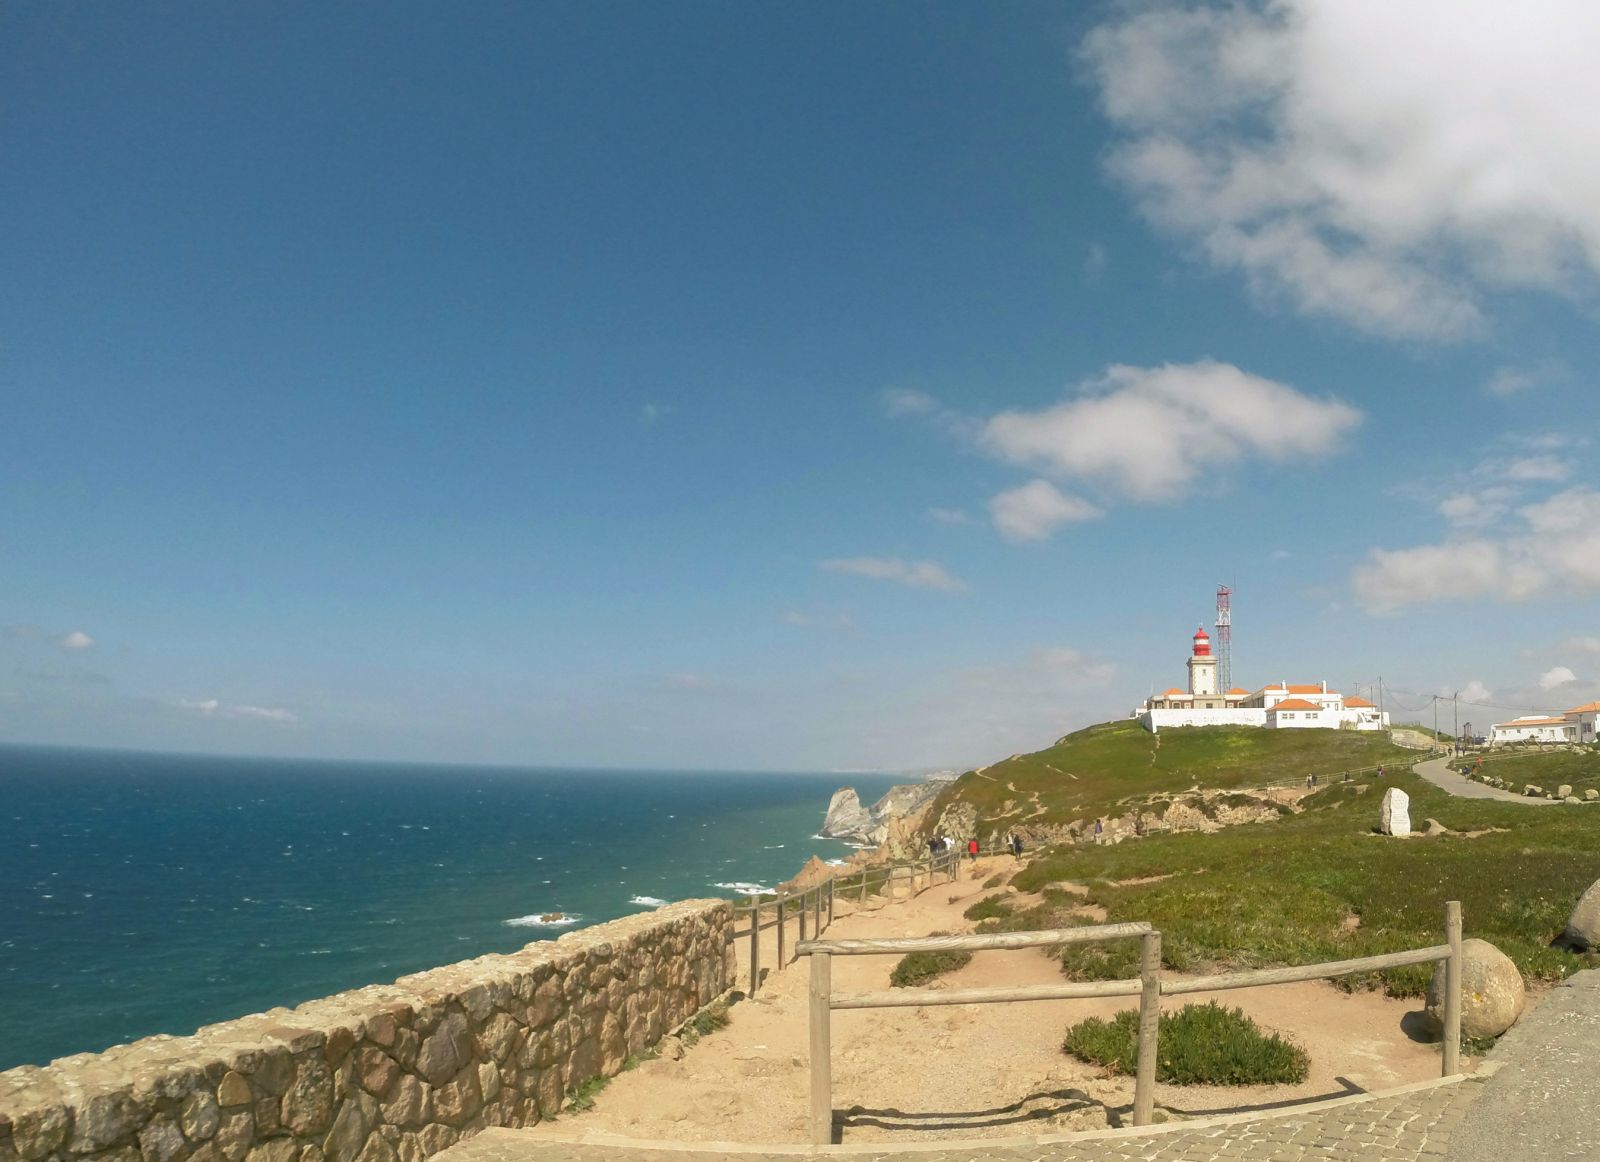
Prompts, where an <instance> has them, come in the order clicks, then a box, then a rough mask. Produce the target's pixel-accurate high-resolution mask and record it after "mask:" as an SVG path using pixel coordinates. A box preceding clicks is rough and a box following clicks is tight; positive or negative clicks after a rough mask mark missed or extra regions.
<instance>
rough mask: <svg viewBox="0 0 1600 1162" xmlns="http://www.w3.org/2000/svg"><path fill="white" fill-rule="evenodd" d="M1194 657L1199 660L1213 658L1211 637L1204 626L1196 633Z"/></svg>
mask: <svg viewBox="0 0 1600 1162" xmlns="http://www.w3.org/2000/svg"><path fill="white" fill-rule="evenodd" d="M1194 656H1195V657H1197V658H1209V657H1210V656H1211V635H1210V634H1208V633H1206V631H1205V627H1204V626H1201V627H1200V628H1199V629H1197V630H1195V631H1194Z"/></svg>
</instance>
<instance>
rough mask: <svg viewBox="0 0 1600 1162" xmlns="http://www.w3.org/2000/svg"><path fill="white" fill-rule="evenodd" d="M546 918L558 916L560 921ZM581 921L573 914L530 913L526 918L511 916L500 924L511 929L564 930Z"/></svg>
mask: <svg viewBox="0 0 1600 1162" xmlns="http://www.w3.org/2000/svg"><path fill="white" fill-rule="evenodd" d="M546 916H560V917H561V919H559V920H546V919H545V917H546ZM582 919H583V917H582V916H579V915H577V914H576V913H575V912H530V913H529V914H528V915H526V916H513V917H512V918H511V919H509V920H502V921H500V922H501V923H502V924H505V925H507V926H508V927H511V928H565V927H566V926H567V925H569V924H576V923H577V922H578V921H580V920H582Z"/></svg>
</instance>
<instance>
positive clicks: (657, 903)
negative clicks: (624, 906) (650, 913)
mask: <svg viewBox="0 0 1600 1162" xmlns="http://www.w3.org/2000/svg"><path fill="white" fill-rule="evenodd" d="M628 903H630V904H637V905H638V906H639V907H641V908H664V907H666V904H667V902H666V901H665V900H660V899H657V898H656V897H655V896H635V897H633V899H631V900H629V901H628Z"/></svg>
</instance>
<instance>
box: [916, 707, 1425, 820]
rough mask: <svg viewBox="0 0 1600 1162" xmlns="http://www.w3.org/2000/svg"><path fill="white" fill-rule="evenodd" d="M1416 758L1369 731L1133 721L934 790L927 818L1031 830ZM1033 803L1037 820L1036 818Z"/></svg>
mask: <svg viewBox="0 0 1600 1162" xmlns="http://www.w3.org/2000/svg"><path fill="white" fill-rule="evenodd" d="M1420 753H1421V752H1418V751H1415V750H1407V749H1406V748H1404V747H1397V746H1395V745H1394V744H1393V743H1391V742H1390V741H1389V739H1388V736H1387V735H1384V734H1381V733H1376V732H1369V731H1353V730H1260V729H1256V728H1253V727H1181V728H1173V729H1168V730H1163V731H1162V732H1161V733H1160V734H1159V735H1152V734H1151V733H1149V732H1148V731H1146V730H1145V729H1144V728H1143V727H1141V726H1140V725H1139V724H1138V723H1137V722H1134V721H1132V720H1131V719H1129V720H1123V721H1118V722H1106V723H1101V724H1100V725H1098V726H1091V727H1088V728H1087V729H1085V730H1080V731H1077V732H1075V733H1073V734H1069V735H1067V736H1066V737H1065V738H1063V739H1061V740H1060V741H1058V742H1057V743H1056V744H1055V745H1054V746H1052V747H1049V748H1047V749H1045V750H1041V751H1038V752H1036V753H1034V754H1026V755H1017V756H1015V757H1013V758H1009V759H1006V760H1005V761H1003V762H998V763H995V764H994V765H993V766H991V767H987V768H985V769H984V770H983V771H982V773H981V774H980V773H979V772H976V771H971V772H968V773H967V774H965V775H962V776H961V778H959V779H957V780H956V781H955V782H954V783H952V784H951V785H950V786H949V787H948V788H946V789H945V790H944V791H943V792H941V793H940V795H939V798H938V800H937V801H936V803H935V806H934V808H933V810H932V811H931V812H930V813H929V815H928V818H929V819H937V818H939V814H940V812H941V811H943V810H944V809H945V808H946V807H949V806H951V805H952V804H954V803H957V802H962V803H970V804H971V805H972V806H973V807H974V808H976V810H977V813H978V820H979V825H980V827H983V828H990V827H994V828H1004V827H1007V826H1009V825H1010V824H1011V823H1013V822H1020V821H1021V820H1022V819H1023V817H1024V816H1030V818H1029V823H1030V824H1034V823H1068V822H1071V821H1073V820H1085V819H1094V818H1096V817H1099V816H1105V815H1115V814H1120V813H1121V812H1122V810H1126V809H1127V808H1128V807H1130V806H1132V805H1133V804H1136V803H1139V802H1143V801H1144V800H1146V799H1148V798H1150V797H1151V796H1152V795H1161V794H1173V793H1176V792H1180V791H1186V790H1189V789H1190V788H1191V787H1196V786H1198V787H1202V788H1206V789H1219V790H1231V789H1235V788H1244V787H1253V786H1261V785H1262V784H1265V783H1270V782H1275V781H1278V780H1294V781H1298V780H1300V779H1303V778H1305V776H1306V775H1308V774H1316V775H1318V776H1323V777H1327V776H1336V775H1338V774H1339V773H1341V772H1343V771H1347V770H1354V769H1356V768H1359V767H1369V766H1374V765H1376V764H1378V763H1387V764H1393V765H1394V766H1396V767H1398V766H1400V765H1401V764H1403V763H1409V762H1412V761H1415V760H1416V759H1417V758H1418V757H1419V754H1420ZM1011 787H1015V788H1016V789H1015V790H1012V789H1010V788H1011ZM1034 796H1037V799H1038V804H1039V806H1040V807H1042V808H1044V814H1042V815H1039V816H1033V815H1032V813H1033V811H1034V810H1035V808H1034V805H1033V803H1034Z"/></svg>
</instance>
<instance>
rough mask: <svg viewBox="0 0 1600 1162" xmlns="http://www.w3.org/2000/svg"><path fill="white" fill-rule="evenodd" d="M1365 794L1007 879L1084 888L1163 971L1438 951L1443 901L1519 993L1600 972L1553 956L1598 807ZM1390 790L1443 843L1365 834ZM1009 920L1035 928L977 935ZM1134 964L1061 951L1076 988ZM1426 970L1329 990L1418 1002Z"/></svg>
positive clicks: (1588, 873) (1583, 877) (1339, 794)
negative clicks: (1523, 985)
mask: <svg viewBox="0 0 1600 1162" xmlns="http://www.w3.org/2000/svg"><path fill="white" fill-rule="evenodd" d="M1163 735H1165V732H1163ZM1365 785H1366V787H1367V789H1366V790H1365V791H1363V790H1361V789H1360V787H1361V785H1359V784H1336V785H1334V786H1330V787H1327V788H1324V789H1322V790H1319V791H1318V792H1316V793H1315V794H1314V795H1309V796H1307V797H1306V798H1305V799H1304V800H1303V801H1302V802H1303V803H1305V804H1309V807H1308V809H1307V810H1306V811H1305V812H1303V813H1302V814H1299V815H1294V816H1289V817H1285V818H1281V819H1279V820H1277V821H1275V822H1270V823H1263V824H1260V825H1258V826H1254V827H1231V828H1225V829H1224V830H1222V831H1218V832H1215V833H1213V834H1200V833H1184V834H1174V835H1154V836H1150V837H1147V838H1145V839H1142V840H1139V841H1137V842H1130V843H1120V844H1115V845H1106V846H1074V847H1070V848H1063V849H1057V850H1052V851H1046V852H1044V853H1042V854H1041V855H1040V856H1039V857H1037V858H1036V859H1034V860H1033V862H1032V863H1030V864H1028V865H1027V866H1026V867H1024V868H1023V869H1022V870H1021V871H1019V872H1018V873H1017V875H1016V876H1015V877H1014V879H1013V882H1014V883H1015V884H1016V885H1017V887H1018V888H1020V889H1021V890H1023V891H1034V890H1038V889H1040V888H1043V887H1045V886H1046V885H1048V884H1051V883H1053V882H1055V881H1058V880H1068V879H1071V880H1077V881H1079V882H1086V883H1089V884H1090V885H1091V895H1090V897H1089V899H1090V901H1091V902H1093V903H1095V904H1099V905H1100V906H1102V907H1104V908H1105V909H1106V913H1107V920H1108V922H1111V923H1118V922H1123V921H1134V920H1146V921H1149V922H1150V923H1151V924H1154V925H1155V926H1156V927H1157V928H1158V929H1160V930H1161V933H1162V962H1163V965H1164V967H1166V968H1169V969H1174V970H1177V971H1209V970H1221V971H1227V970H1230V969H1249V968H1264V967H1269V966H1275V965H1287V964H1314V963H1318V962H1321V961H1328V960H1343V959H1346V958H1351V957H1358V956H1372V955H1377V954H1379V953H1384V952H1398V951H1401V950H1402V949H1407V948H1422V947H1426V946H1428V945H1433V944H1438V943H1440V942H1441V941H1442V940H1443V939H1444V905H1445V901H1447V900H1460V901H1461V906H1462V913H1463V919H1464V922H1465V927H1466V933H1467V935H1468V936H1477V937H1481V938H1482V939H1484V940H1488V941H1490V942H1491V943H1492V944H1494V945H1496V946H1497V947H1498V948H1500V949H1501V950H1502V951H1503V952H1505V953H1506V955H1507V956H1509V957H1511V959H1512V960H1513V961H1515V962H1516V964H1517V967H1518V968H1519V969H1521V970H1522V974H1523V976H1524V977H1525V978H1526V979H1528V980H1529V981H1546V982H1556V981H1560V980H1562V979H1563V978H1565V977H1566V976H1568V975H1570V974H1571V973H1573V972H1575V971H1577V970H1578V969H1581V968H1589V967H1596V966H1600V956H1595V955H1592V954H1591V955H1575V954H1572V953H1568V952H1563V951H1561V950H1559V949H1555V948H1551V947H1550V941H1551V939H1552V938H1553V937H1554V936H1555V935H1556V934H1557V933H1559V932H1560V931H1561V929H1562V928H1563V927H1564V926H1565V924H1566V920H1567V916H1568V914H1569V913H1570V912H1571V910H1572V906H1573V904H1574V903H1576V901H1577V899H1578V897H1579V896H1581V895H1582V894H1583V892H1584V891H1585V890H1586V889H1587V888H1588V887H1589V885H1590V884H1591V883H1593V882H1594V881H1595V879H1596V878H1597V877H1600V857H1597V856H1596V854H1595V853H1596V852H1597V851H1600V809H1588V808H1577V807H1569V808H1562V809H1557V808H1542V809H1533V808H1528V807H1524V806H1521V805H1519V804H1516V803H1501V802H1495V801H1492V800H1481V799H1458V798H1454V797H1452V796H1450V795H1447V794H1445V793H1444V792H1443V791H1440V790H1439V789H1438V788H1436V787H1434V786H1433V785H1432V784H1430V783H1427V782H1425V781H1424V780H1422V779H1420V778H1417V777H1416V776H1414V775H1412V774H1410V773H1409V772H1406V773H1399V774H1393V775H1391V776H1390V777H1389V778H1387V779H1385V780H1383V783H1382V784H1379V783H1377V782H1376V781H1373V782H1371V783H1370V784H1365ZM1387 786H1398V787H1400V788H1401V789H1402V790H1404V791H1405V792H1406V793H1407V794H1409V795H1410V796H1411V817H1412V818H1413V819H1415V820H1418V821H1419V822H1420V821H1421V820H1423V819H1427V818H1434V819H1437V820H1439V821H1440V822H1441V823H1443V824H1444V825H1445V826H1446V827H1447V828H1450V829H1451V831H1452V832H1453V834H1449V835H1444V836H1440V837H1437V838H1431V839H1426V838H1421V837H1416V838H1412V839H1406V840H1396V839H1390V838H1387V837H1384V836H1379V835H1374V834H1373V833H1372V829H1373V825H1374V824H1375V823H1376V822H1377V818H1378V805H1379V798H1380V794H1381V791H1382V790H1383V788H1384V787H1387ZM1465 832H1473V833H1475V834H1474V835H1473V836H1471V837H1469V836H1468V835H1466V834H1463V833H1465ZM1151 877H1165V878H1160V879H1153V878H1151ZM1138 881H1146V882H1138ZM1019 918H1020V919H1021V920H1022V921H1023V922H1024V923H1026V922H1027V921H1028V920H1032V919H1044V917H1033V916H1027V915H1025V914H1024V913H1021V912H1019V913H1017V914H1016V916H1015V917H1013V918H1011V919H1007V920H1003V921H998V922H996V921H989V922H986V923H1004V924H1006V925H1008V926H1009V925H1011V923H1012V920H1015V919H1019ZM1034 926H1035V927H1055V926H1061V925H1057V924H1053V923H1050V924H1046V923H1039V924H1035V925H1034ZM1119 944H1120V945H1125V947H1119ZM1136 960H1137V944H1136V942H1134V941H1125V942H1117V943H1108V944H1103V945H1082V946H1076V947H1073V948H1069V949H1068V950H1067V951H1066V952H1065V953H1064V954H1063V956H1062V968H1063V971H1064V972H1065V973H1066V974H1067V975H1068V976H1069V977H1071V978H1073V979H1088V980H1107V979H1119V980H1125V979H1128V978H1129V977H1132V976H1135V975H1137V972H1136V968H1135V964H1136ZM1429 971H1430V969H1429V967H1428V966H1426V965H1424V966H1416V967H1411V968H1403V969H1394V970H1390V971H1388V972H1385V973H1382V974H1374V975H1370V976H1365V977H1341V978H1339V980H1338V981H1337V982H1336V983H1338V984H1341V985H1342V986H1344V987H1346V988H1358V987H1367V986H1380V987H1382V988H1384V989H1385V991H1387V992H1389V993H1391V994H1392V995H1395V996H1417V995H1420V994H1421V992H1422V991H1423V989H1424V988H1425V987H1426V985H1427V981H1428V976H1429Z"/></svg>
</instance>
